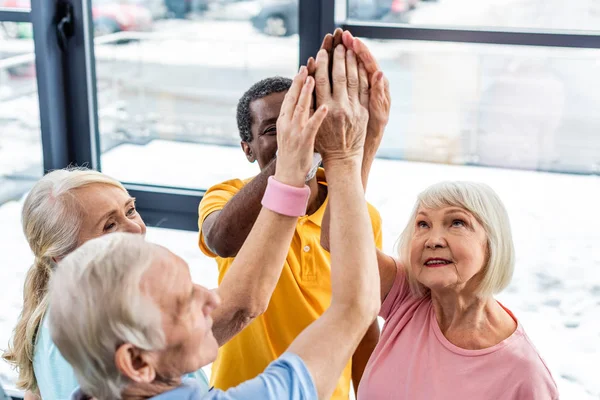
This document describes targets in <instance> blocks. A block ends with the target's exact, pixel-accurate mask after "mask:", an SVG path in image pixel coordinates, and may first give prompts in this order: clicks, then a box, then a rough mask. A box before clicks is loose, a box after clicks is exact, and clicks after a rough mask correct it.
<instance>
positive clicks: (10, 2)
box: [0, 0, 31, 10]
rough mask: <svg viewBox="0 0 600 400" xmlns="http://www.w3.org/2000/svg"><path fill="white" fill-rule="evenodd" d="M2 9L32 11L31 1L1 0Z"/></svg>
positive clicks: (0, 6)
mask: <svg viewBox="0 0 600 400" xmlns="http://www.w3.org/2000/svg"><path fill="white" fill-rule="evenodd" d="M0 8H10V9H18V10H30V9H31V1H30V0H0Z"/></svg>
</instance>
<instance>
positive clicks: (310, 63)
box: [306, 57, 317, 76]
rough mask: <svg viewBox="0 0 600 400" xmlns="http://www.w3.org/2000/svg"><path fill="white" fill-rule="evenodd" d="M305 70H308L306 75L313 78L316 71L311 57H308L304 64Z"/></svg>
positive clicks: (315, 65)
mask: <svg viewBox="0 0 600 400" xmlns="http://www.w3.org/2000/svg"><path fill="white" fill-rule="evenodd" d="M306 69H307V70H308V75H310V76H315V72H316V71H317V63H316V61H315V59H314V58H313V57H309V58H308V61H307V62H306Z"/></svg>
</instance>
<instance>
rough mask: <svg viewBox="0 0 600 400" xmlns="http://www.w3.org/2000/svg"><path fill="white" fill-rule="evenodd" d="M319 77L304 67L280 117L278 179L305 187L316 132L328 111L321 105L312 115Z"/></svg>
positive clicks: (285, 101) (276, 173)
mask: <svg viewBox="0 0 600 400" xmlns="http://www.w3.org/2000/svg"><path fill="white" fill-rule="evenodd" d="M314 87H315V80H314V78H313V77H311V76H308V71H307V69H306V67H304V66H303V67H301V68H300V71H299V72H298V74H297V75H296V76H295V77H294V81H293V83H292V87H291V88H290V90H289V91H288V92H287V94H286V95H285V99H284V100H283V104H282V105H281V111H280V113H279V118H278V119H277V147H278V153H277V165H276V167H275V168H276V172H275V179H277V180H278V181H279V182H281V183H285V184H288V185H292V186H298V187H303V186H304V180H305V178H306V174H307V173H308V171H309V170H310V168H311V166H312V161H313V153H314V147H315V136H316V135H317V132H318V131H319V128H320V126H321V124H322V122H323V119H324V118H325V116H326V115H327V107H328V106H327V105H321V106H320V107H319V108H318V109H317V110H316V111H315V113H314V114H313V115H312V116H310V103H311V98H312V92H313V89H314Z"/></svg>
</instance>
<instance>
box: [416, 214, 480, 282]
mask: <svg viewBox="0 0 600 400" xmlns="http://www.w3.org/2000/svg"><path fill="white" fill-rule="evenodd" d="M414 223H415V227H414V228H415V232H414V235H413V237H412V241H411V255H410V263H411V268H412V272H413V273H414V275H415V277H416V279H417V280H418V281H419V282H420V283H421V284H423V285H425V286H426V287H428V288H429V289H431V290H432V291H433V292H435V291H440V290H447V289H450V290H462V289H463V288H465V287H467V283H468V282H471V283H473V284H474V286H473V289H476V287H475V286H476V284H477V283H478V282H477V278H478V277H479V276H480V275H478V272H480V271H481V270H482V268H483V266H484V265H485V263H486V262H487V235H486V233H485V230H484V228H483V226H481V224H480V223H479V222H478V221H477V220H476V219H475V217H473V215H472V214H471V213H469V212H468V211H466V210H465V209H462V208H459V207H444V208H440V209H436V210H433V209H429V208H423V207H420V208H419V210H418V211H417V218H416V220H415V222H414ZM474 277H475V278H476V279H473V278H474ZM469 287H470V286H469Z"/></svg>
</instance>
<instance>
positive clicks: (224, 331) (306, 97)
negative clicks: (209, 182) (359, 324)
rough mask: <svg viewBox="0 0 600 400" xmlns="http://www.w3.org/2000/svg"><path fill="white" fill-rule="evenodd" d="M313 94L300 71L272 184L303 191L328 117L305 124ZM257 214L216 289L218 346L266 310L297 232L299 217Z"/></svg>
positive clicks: (284, 114)
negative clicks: (217, 297) (321, 128)
mask: <svg viewBox="0 0 600 400" xmlns="http://www.w3.org/2000/svg"><path fill="white" fill-rule="evenodd" d="M313 88H314V79H313V78H308V79H307V72H306V68H302V69H301V70H300V72H299V73H298V75H297V76H296V77H295V78H294V82H293V83H292V87H291V88H290V90H289V91H288V93H287V94H286V97H285V99H284V101H283V104H282V106H281V113H280V116H279V119H278V120H277V132H279V133H278V135H277V144H278V148H279V157H278V159H277V172H276V173H275V177H274V178H275V180H276V181H278V182H280V183H283V184H285V185H287V186H296V187H300V188H302V187H305V183H304V180H305V178H306V174H307V173H308V170H309V169H310V167H311V164H312V155H313V151H314V142H315V136H316V134H317V131H318V128H319V126H320V125H321V122H322V121H323V118H325V115H326V114H327V111H326V108H324V107H321V108H320V109H319V110H317V111H316V112H315V113H314V115H313V116H312V117H310V118H309V112H310V101H311V97H312V91H313ZM273 190H276V189H273ZM307 190H308V189H307ZM260 203H261V201H260V200H259V205H260ZM305 206H306V204H304V207H305ZM261 208H262V209H261V211H260V213H259V216H258V219H257V220H256V224H254V227H252V228H251V231H250V234H249V235H248V238H247V239H246V240H245V242H244V244H243V246H242V247H241V249H240V250H239V254H238V255H237V257H236V258H235V260H233V263H232V264H231V266H230V267H229V270H228V271H227V272H226V274H225V277H224V278H223V281H222V282H221V285H220V286H219V288H218V289H217V290H218V292H219V295H220V297H221V306H220V307H218V308H217V309H216V310H215V311H214V313H213V320H214V324H213V334H214V335H215V338H216V339H217V342H218V343H219V345H222V344H224V343H225V342H227V341H228V340H229V339H231V338H232V337H233V336H234V335H236V334H237V333H238V332H240V331H241V330H242V329H244V328H245V327H246V326H247V325H248V324H249V323H250V322H251V321H252V320H253V319H254V318H256V317H258V316H259V315H261V314H262V313H263V312H264V311H265V310H266V309H267V306H268V304H269V301H270V299H271V295H272V294H273V290H275V286H276V285H277V282H278V281H279V276H280V275H281V270H282V268H283V265H284V262H285V258H286V256H287V253H288V249H289V246H290V242H291V240H292V237H293V235H294V231H295V229H296V223H297V222H298V218H297V217H291V216H286V215H281V214H278V213H276V212H274V211H271V210H270V209H267V208H264V207H262V205H261ZM303 211H304V210H303Z"/></svg>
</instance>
